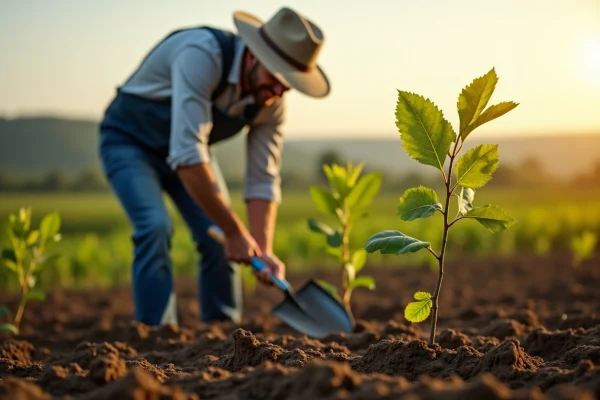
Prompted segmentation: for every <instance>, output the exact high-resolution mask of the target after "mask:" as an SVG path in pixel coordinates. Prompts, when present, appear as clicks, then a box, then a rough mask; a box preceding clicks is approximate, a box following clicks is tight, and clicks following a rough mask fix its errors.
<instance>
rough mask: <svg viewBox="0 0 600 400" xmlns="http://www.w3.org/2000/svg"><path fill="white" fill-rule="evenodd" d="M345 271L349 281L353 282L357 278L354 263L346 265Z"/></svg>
mask: <svg viewBox="0 0 600 400" xmlns="http://www.w3.org/2000/svg"><path fill="white" fill-rule="evenodd" d="M344 269H345V270H346V274H347V275H348V281H349V282H352V281H353V280H354V278H356V270H355V269H354V265H352V263H346V264H344Z"/></svg>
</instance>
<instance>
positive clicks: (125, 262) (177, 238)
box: [0, 188, 600, 290]
mask: <svg viewBox="0 0 600 400" xmlns="http://www.w3.org/2000/svg"><path fill="white" fill-rule="evenodd" d="M400 195H401V193H395V192H394V193H380V194H378V196H377V197H376V198H375V200H374V202H373V203H372V206H371V208H370V210H371V216H370V217H369V218H368V219H367V220H365V221H362V224H361V225H360V227H362V229H355V230H354V231H353V232H352V236H353V237H352V241H353V242H355V243H364V242H366V240H367V239H368V238H369V237H370V236H371V235H372V234H373V233H375V232H377V231H380V230H382V229H396V228H398V230H402V231H403V232H405V233H406V234H408V235H414V236H416V237H419V238H422V239H427V240H430V241H432V243H436V244H437V243H439V241H440V240H441V237H439V236H440V235H439V230H438V229H436V227H437V226H436V224H437V222H438V221H437V218H430V219H428V220H423V221H422V222H418V223H414V222H413V223H411V224H408V223H404V222H403V221H401V220H400V219H399V218H397V219H396V220H395V221H391V222H390V217H389V215H390V211H392V214H393V213H394V212H395V210H396V204H397V202H398V198H399V196H400ZM232 199H233V201H234V207H235V209H236V210H238V211H240V212H241V214H242V216H243V217H245V213H244V207H243V202H242V200H241V195H240V193H239V192H235V193H232ZM491 199H493V203H494V204H497V205H500V206H502V207H504V208H506V209H509V210H510V212H511V215H512V216H513V217H515V218H516V219H517V221H518V223H517V224H515V225H514V226H513V227H512V228H511V229H510V230H509V231H508V232H504V233H502V234H496V235H494V234H491V233H489V232H487V231H486V230H485V229H483V227H481V226H480V225H479V224H478V223H477V222H475V221H472V222H471V221H468V222H465V223H463V224H460V226H457V227H456V228H455V230H454V231H453V236H452V237H451V240H450V242H449V243H448V246H449V247H452V248H453V254H454V255H455V256H456V257H465V256H474V255H477V256H481V255H490V256H498V255H508V254H515V253H537V254H548V253H551V252H553V251H564V250H567V249H568V242H569V239H570V238H571V237H572V236H573V235H575V234H578V233H580V232H582V231H583V230H584V229H590V230H592V231H594V232H596V233H599V234H600V207H598V204H599V200H600V189H595V190H593V189H590V188H587V189H586V190H583V189H582V190H581V191H573V190H569V191H567V190H552V189H545V190H540V189H535V190H516V189H515V190H506V189H494V188H489V189H487V190H486V191H485V193H483V192H482V193H481V195H478V196H477V197H476V201H477V203H478V204H485V203H486V202H492V201H491ZM166 202H167V205H168V208H169V211H170V214H171V216H172V218H173V221H174V223H175V235H174V238H173V248H172V257H173V265H174V269H175V271H176V273H177V274H180V276H181V275H189V276H195V275H196V262H197V260H198V257H199V256H198V255H197V254H196V252H195V251H194V245H193V242H192V241H191V238H190V235H189V233H188V231H187V229H186V227H185V225H184V222H183V220H182V219H181V218H180V216H179V214H178V213H177V211H176V210H175V209H174V207H173V205H172V203H171V202H170V201H169V199H168V198H166ZM19 207H31V209H32V214H33V215H32V222H33V223H34V224H37V223H39V219H40V218H41V216H42V215H44V214H46V213H48V212H51V211H58V212H59V213H60V215H61V219H62V227H61V232H62V234H63V240H62V242H61V243H60V244H59V245H58V247H57V249H58V250H59V251H61V252H62V254H63V257H61V258H60V259H59V260H58V261H57V262H56V264H55V265H54V266H53V267H52V266H49V267H48V268H46V269H45V271H44V273H43V274H42V275H41V276H40V284H41V286H42V287H51V286H62V287H69V286H77V287H81V286H96V287H108V286H112V285H116V284H122V283H126V282H128V281H129V272H130V265H131V260H132V249H133V248H132V244H131V241H130V236H131V233H132V231H131V228H130V226H129V223H128V221H127V218H126V216H125V214H124V213H123V211H122V209H121V207H120V205H119V203H118V200H117V199H116V198H115V197H114V196H113V195H112V194H111V193H100V194H70V193H67V194H55V193H48V194H2V201H1V202H0V221H1V223H2V225H3V226H4V224H5V223H6V221H7V220H8V215H9V214H10V213H15V212H18V209H19ZM310 217H319V218H320V220H322V221H323V222H326V223H327V222H333V221H330V220H329V218H328V217H327V216H324V215H320V214H319V213H318V211H317V209H316V207H315V206H314V204H313V203H312V200H311V198H310V195H309V193H308V192H301V193H298V192H296V193H284V201H283V203H282V205H281V207H280V210H279V217H278V227H277V233H276V239H275V251H276V253H277V254H278V255H279V256H280V257H281V258H282V260H284V261H285V262H286V263H287V267H288V269H289V270H295V269H310V268H329V267H336V266H335V265H334V264H333V262H332V260H331V257H330V256H328V255H327V254H326V253H325V251H324V250H325V249H324V247H323V240H322V238H320V237H319V235H315V234H314V233H313V232H311V231H310V230H309V229H308V227H307V223H306V220H307V218H310ZM4 232H5V230H4V228H2V234H1V235H0V242H1V243H2V245H3V246H5V245H7V242H6V236H5V234H4ZM369 263H371V264H380V265H389V266H393V267H409V266H415V265H417V266H419V265H423V263H426V265H431V257H426V254H425V253H423V255H419V254H414V255H412V256H410V257H406V258H404V259H403V260H399V259H397V258H395V257H391V258H390V257H382V256H381V255H378V254H370V255H369V257H368V259H367V264H369ZM431 266H432V267H434V265H431ZM14 284H15V282H14V280H13V278H12V276H11V274H10V271H8V270H6V269H5V268H0V289H4V290H11V289H12V288H14V287H15V286H14Z"/></svg>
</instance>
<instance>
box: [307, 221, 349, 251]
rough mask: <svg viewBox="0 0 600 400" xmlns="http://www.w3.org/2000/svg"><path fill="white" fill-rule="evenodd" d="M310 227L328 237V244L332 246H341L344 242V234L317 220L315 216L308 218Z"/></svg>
mask: <svg viewBox="0 0 600 400" xmlns="http://www.w3.org/2000/svg"><path fill="white" fill-rule="evenodd" d="M308 227H309V228H310V230H311V231H313V232H317V233H322V234H324V235H325V236H326V237H327V244H328V245H329V246H331V247H339V246H340V245H341V244H342V235H340V233H339V232H338V231H335V230H333V228H331V227H329V226H328V225H326V224H324V223H322V222H319V221H317V220H315V219H314V218H309V219H308Z"/></svg>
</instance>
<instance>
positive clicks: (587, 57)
mask: <svg viewBox="0 0 600 400" xmlns="http://www.w3.org/2000/svg"><path fill="white" fill-rule="evenodd" d="M580 62H581V70H582V74H583V77H584V79H585V80H586V81H587V82H589V83H596V84H600V35H594V36H591V37H589V38H588V39H587V40H586V41H585V42H584V43H583V46H582V47H581V53H580Z"/></svg>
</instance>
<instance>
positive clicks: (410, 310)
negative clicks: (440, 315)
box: [404, 292, 433, 322]
mask: <svg viewBox="0 0 600 400" xmlns="http://www.w3.org/2000/svg"><path fill="white" fill-rule="evenodd" d="M414 298H415V300H417V301H413V302H410V303H408V305H407V306H406V308H405V309H404V318H406V319H407V320H408V321H410V322H423V321H425V320H426V319H427V317H429V313H430V312H431V307H433V302H432V300H431V294H429V293H427V292H417V293H415V295H414Z"/></svg>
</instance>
